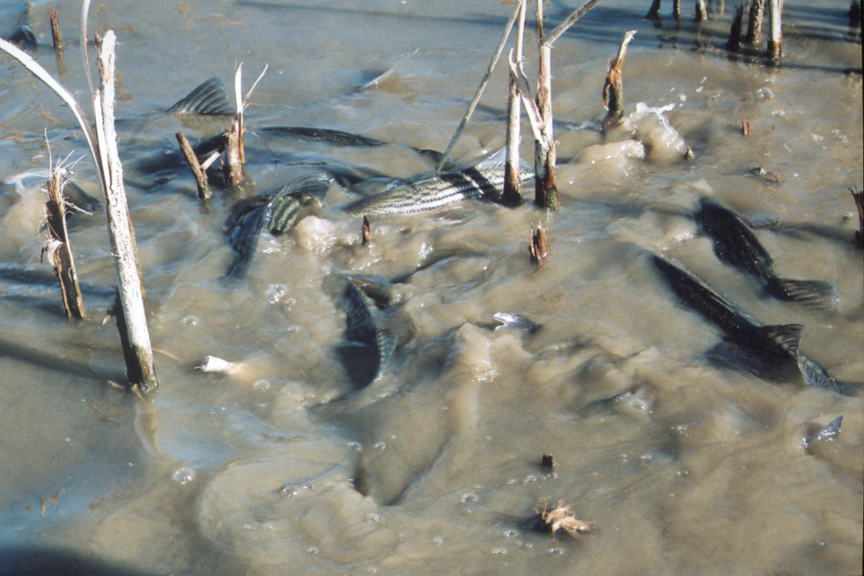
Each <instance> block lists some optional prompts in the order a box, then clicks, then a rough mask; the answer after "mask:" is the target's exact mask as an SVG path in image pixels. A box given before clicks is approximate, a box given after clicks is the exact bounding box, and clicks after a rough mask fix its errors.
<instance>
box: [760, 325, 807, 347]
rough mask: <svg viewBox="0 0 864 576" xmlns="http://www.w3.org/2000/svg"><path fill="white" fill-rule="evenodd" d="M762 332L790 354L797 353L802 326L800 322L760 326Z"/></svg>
mask: <svg viewBox="0 0 864 576" xmlns="http://www.w3.org/2000/svg"><path fill="white" fill-rule="evenodd" d="M760 330H762V332H763V333H764V334H765V335H766V336H768V338H771V339H772V340H774V342H776V343H777V344H778V345H779V346H780V347H782V348H783V349H784V350H786V351H787V352H789V353H790V354H797V352H798V345H799V344H800V342H801V334H802V333H803V331H804V327H803V326H802V325H801V324H783V325H777V326H762V327H761V328H760Z"/></svg>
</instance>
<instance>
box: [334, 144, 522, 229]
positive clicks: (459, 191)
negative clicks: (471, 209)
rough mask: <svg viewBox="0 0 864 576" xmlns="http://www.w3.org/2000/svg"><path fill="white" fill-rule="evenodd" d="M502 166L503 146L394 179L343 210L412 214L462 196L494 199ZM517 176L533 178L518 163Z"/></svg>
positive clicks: (499, 190)
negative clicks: (416, 176)
mask: <svg viewBox="0 0 864 576" xmlns="http://www.w3.org/2000/svg"><path fill="white" fill-rule="evenodd" d="M504 166H505V150H503V149H502V150H499V151H498V152H496V153H495V154H493V155H492V156H490V157H488V158H486V159H485V160H483V161H482V162H480V163H479V164H476V165H474V166H469V167H467V168H462V169H460V170H455V171H452V172H445V173H443V174H439V175H438V176H433V177H431V178H423V179H420V180H416V181H413V182H412V181H408V182H405V181H396V182H393V183H392V184H391V185H390V186H389V187H388V188H387V190H385V191H384V192H382V193H381V194H377V195H375V196H371V197H369V198H363V199H362V200H358V201H357V202H354V203H353V204H351V205H349V206H348V207H347V208H346V210H347V211H348V214H350V215H352V216H362V215H364V214H413V213H415V212H422V211H424V210H434V209H435V208H440V207H442V206H448V205H450V204H454V203H456V202H460V201H462V200H464V199H465V198H488V199H490V200H496V199H498V197H499V196H500V195H501V187H502V186H503V185H504ZM519 177H520V180H521V181H522V182H525V181H526V180H529V179H531V178H533V177H534V173H533V172H532V171H531V170H530V168H528V167H527V166H525V165H523V164H522V163H520V168H519Z"/></svg>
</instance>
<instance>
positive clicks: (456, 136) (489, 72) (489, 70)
mask: <svg viewBox="0 0 864 576" xmlns="http://www.w3.org/2000/svg"><path fill="white" fill-rule="evenodd" d="M523 2H525V0H519V2H518V4H517V5H516V9H515V10H514V11H513V14H512V15H511V16H510V19H509V20H508V21H507V26H506V27H505V28H504V35H503V36H502V37H501V42H499V43H498V49H497V50H496V51H495V55H494V56H492V60H491V61H490V62H489V66H488V67H487V68H486V73H485V74H484V75H483V79H482V80H481V81H480V86H478V87H477V93H476V94H474V99H473V100H471V104H469V105H468V110H467V111H466V112H465V115H464V116H463V117H462V120H461V121H460V122H459V126H457V127H456V132H455V133H454V134H453V137H452V138H451V139H450V143H449V144H448V145H447V148H446V149H445V150H444V154H442V155H441V159H440V160H439V161H438V165H437V166H436V167H435V172H440V171H441V168H443V167H444V164H445V163H446V162H447V159H448V158H449V157H450V152H451V151H452V150H453V146H454V145H455V144H456V141H457V140H458V139H459V136H460V135H461V134H462V130H463V129H464V128H465V124H466V123H467V122H468V119H469V118H471V114H473V113H474V108H476V107H477V103H478V102H479V101H480V97H481V96H482V95H483V90H484V89H485V88H486V84H488V83H489V77H490V76H491V75H492V71H493V70H494V69H495V64H497V63H498V58H499V57H500V56H501V51H502V50H504V44H505V43H506V42H507V38H508V37H509V36H510V30H512V29H513V23H514V22H515V21H516V16H517V15H518V14H519V11H520V10H521V8H522V4H523Z"/></svg>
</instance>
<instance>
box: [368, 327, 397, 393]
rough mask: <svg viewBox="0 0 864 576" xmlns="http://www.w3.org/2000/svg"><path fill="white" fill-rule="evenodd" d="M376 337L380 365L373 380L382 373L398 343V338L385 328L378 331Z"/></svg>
mask: <svg viewBox="0 0 864 576" xmlns="http://www.w3.org/2000/svg"><path fill="white" fill-rule="evenodd" d="M376 336H377V339H378V358H379V362H380V363H379V365H378V373H377V374H376V375H375V378H374V379H375V380H377V379H378V378H379V377H380V376H381V374H382V373H383V372H384V368H385V367H386V366H387V363H388V362H389V361H390V358H391V357H392V356H393V352H394V351H395V350H396V344H398V343H399V336H398V335H396V334H395V333H393V332H391V331H390V330H387V329H386V328H381V329H379V330H378V333H377V334H376Z"/></svg>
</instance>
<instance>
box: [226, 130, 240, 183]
mask: <svg viewBox="0 0 864 576" xmlns="http://www.w3.org/2000/svg"><path fill="white" fill-rule="evenodd" d="M241 126H242V124H241V122H240V120H239V119H238V118H235V119H234V120H233V122H231V130H229V131H228V132H225V134H224V135H223V136H224V138H225V164H224V165H223V169H224V172H225V180H227V181H228V184H229V185H230V186H232V187H237V186H239V185H240V182H241V181H242V180H243V160H242V158H243V153H242V142H243V138H242V132H241V130H242V128H241Z"/></svg>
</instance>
